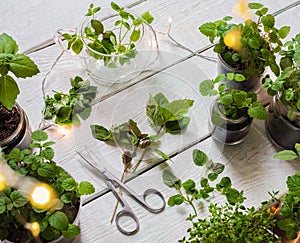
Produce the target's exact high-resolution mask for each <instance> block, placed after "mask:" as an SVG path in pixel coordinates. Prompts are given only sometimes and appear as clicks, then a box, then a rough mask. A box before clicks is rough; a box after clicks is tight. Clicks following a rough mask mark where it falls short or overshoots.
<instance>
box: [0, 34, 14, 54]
mask: <svg viewBox="0 0 300 243" xmlns="http://www.w3.org/2000/svg"><path fill="white" fill-rule="evenodd" d="M17 52H18V45H17V43H16V41H15V40H14V39H13V38H12V37H11V36H9V35H8V34H6V33H3V34H1V35H0V53H6V54H16V53H17Z"/></svg>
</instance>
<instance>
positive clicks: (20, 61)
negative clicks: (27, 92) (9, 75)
mask: <svg viewBox="0 0 300 243" xmlns="http://www.w3.org/2000/svg"><path fill="white" fill-rule="evenodd" d="M9 66H10V71H12V72H13V73H14V74H15V75H16V77H17V78H27V77H32V76H33V75H35V74H37V73H39V72H40V70H39V69H38V67H37V65H35V63H34V62H33V61H32V60H31V59H30V58H29V57H27V56H25V55H23V54H16V55H14V56H13V58H12V60H11V61H10V63H9Z"/></svg>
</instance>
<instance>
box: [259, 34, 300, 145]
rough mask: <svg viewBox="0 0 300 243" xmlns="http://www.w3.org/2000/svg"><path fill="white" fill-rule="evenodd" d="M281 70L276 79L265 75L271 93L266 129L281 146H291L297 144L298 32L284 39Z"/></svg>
mask: <svg viewBox="0 0 300 243" xmlns="http://www.w3.org/2000/svg"><path fill="white" fill-rule="evenodd" d="M280 54H281V59H280V67H281V73H280V75H278V77H277V78H276V80H272V79H271V78H270V77H266V78H265V79H264V81H263V87H264V88H266V89H267V91H268V94H269V95H271V96H273V99H272V102H271V104H270V106H269V112H268V119H267V120H266V129H267V133H268V135H269V138H270V139H271V141H272V142H273V143H274V144H275V145H276V146H277V147H279V148H280V149H293V148H294V145H295V144H296V143H300V86H299V82H300V60H299V56H300V34H298V35H296V36H295V38H292V40H290V41H287V42H286V44H285V49H284V50H281V52H280Z"/></svg>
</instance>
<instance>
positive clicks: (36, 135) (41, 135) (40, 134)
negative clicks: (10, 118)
mask: <svg viewBox="0 0 300 243" xmlns="http://www.w3.org/2000/svg"><path fill="white" fill-rule="evenodd" d="M31 138H32V139H33V140H34V141H38V142H43V141H46V140H47V139H48V134H47V133H46V132H44V131H41V130H36V131H34V132H33V133H32V134H31Z"/></svg>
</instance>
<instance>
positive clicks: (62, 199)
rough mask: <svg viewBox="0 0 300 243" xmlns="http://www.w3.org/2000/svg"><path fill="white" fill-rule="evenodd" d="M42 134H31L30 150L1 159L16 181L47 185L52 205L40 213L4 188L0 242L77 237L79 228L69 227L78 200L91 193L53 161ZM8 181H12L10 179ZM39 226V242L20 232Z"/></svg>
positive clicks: (88, 186) (0, 193) (0, 196)
mask: <svg viewBox="0 0 300 243" xmlns="http://www.w3.org/2000/svg"><path fill="white" fill-rule="evenodd" d="M47 139H48V135H47V133H45V132H44V131H39V130H38V131H35V132H33V133H32V143H31V145H30V149H25V150H20V149H18V148H15V149H13V150H12V151H11V152H10V153H9V154H5V155H4V158H5V159H6V161H7V164H8V165H9V167H10V168H12V169H13V170H14V171H15V172H17V173H18V174H19V175H20V179H19V180H21V181H22V178H25V177H27V178H28V177H31V178H34V179H35V180H37V181H39V182H43V183H46V184H48V185H49V186H50V187H51V188H52V189H53V190H54V191H55V194H56V196H57V197H56V200H54V205H53V207H51V208H50V209H42V208H39V207H37V206H36V205H34V204H33V203H32V201H31V200H30V198H27V197H25V195H24V194H22V192H21V191H20V190H18V188H15V187H13V186H6V187H5V188H4V189H3V190H2V191H0V239H1V240H5V239H7V240H9V241H11V242H21V240H22V242H23V241H24V242H33V241H35V240H42V241H43V242H48V241H52V240H55V239H57V238H59V237H60V236H61V235H63V236H64V237H65V238H67V239H72V238H74V237H75V236H77V235H78V234H79V233H80V228H79V226H77V225H75V224H73V222H74V219H75V217H76V215H77V214H78V213H79V212H78V210H79V206H80V197H81V196H82V195H87V194H91V193H93V192H94V191H95V189H94V187H93V185H92V184H91V183H89V182H87V181H82V182H80V183H78V182H76V181H75V180H74V179H73V178H72V177H71V176H70V175H69V174H68V173H67V172H66V171H65V170H64V169H63V168H61V167H60V166H58V165H57V164H56V163H55V162H54V161H53V158H54V154H55V152H54V150H53V148H52V147H51V146H52V145H53V144H54V142H52V141H47ZM10 179H11V180H12V179H13V178H10ZM26 222H27V223H29V224H31V223H34V222H37V223H38V224H39V228H40V229H39V232H40V233H39V236H38V237H39V238H36V237H37V236H35V237H34V236H33V235H32V233H31V231H28V230H26V229H25V228H24V224H25V223H26Z"/></svg>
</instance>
